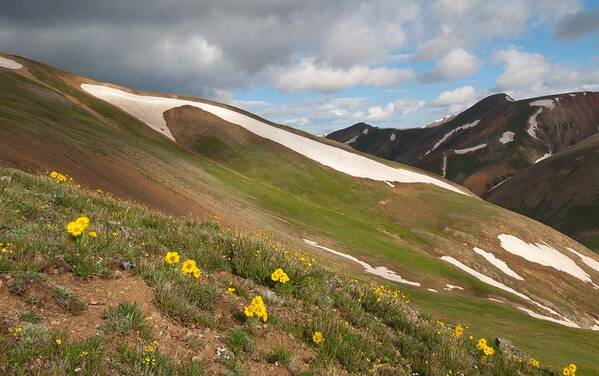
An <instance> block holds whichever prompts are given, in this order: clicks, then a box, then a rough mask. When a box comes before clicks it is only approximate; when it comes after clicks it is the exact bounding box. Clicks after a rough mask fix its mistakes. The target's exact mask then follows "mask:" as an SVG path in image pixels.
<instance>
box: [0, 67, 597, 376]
mask: <svg viewBox="0 0 599 376" xmlns="http://www.w3.org/2000/svg"><path fill="white" fill-rule="evenodd" d="M3 56H4V59H6V60H9V61H11V62H13V63H12V64H10V65H12V67H6V65H8V64H5V67H4V68H0V163H1V164H2V165H4V166H7V167H12V168H18V169H21V170H25V171H31V172H34V173H47V172H49V171H53V170H55V171H59V172H61V173H64V174H67V175H68V176H70V177H71V178H72V179H73V182H74V183H75V184H78V185H80V186H81V187H87V188H89V189H93V190H96V189H100V190H101V191H105V192H110V193H111V194H112V195H114V196H115V197H119V198H122V199H127V200H131V201H135V202H138V203H141V204H145V205H147V206H149V207H150V208H153V209H158V210H160V211H162V212H164V213H167V214H170V215H174V216H188V215H190V214H191V215H192V216H193V217H198V218H205V219H213V218H214V217H218V220H219V221H220V223H222V224H223V226H225V227H227V228H230V229H234V228H238V229H239V231H243V232H254V233H257V234H258V235H257V236H259V237H261V238H265V239H268V238H270V239H274V240H273V241H275V240H276V241H277V242H282V243H284V244H285V247H286V248H287V249H289V250H295V251H297V252H300V253H301V254H304V255H307V256H306V257H308V258H309V257H311V256H310V255H317V256H318V257H319V258H322V259H323V261H322V262H323V263H326V264H327V265H331V267H334V268H335V269H337V270H338V271H339V272H340V273H348V274H351V275H353V276H356V277H360V278H364V279H368V280H370V279H374V280H376V281H379V283H380V282H383V283H388V284H392V285H393V286H395V287H399V288H400V289H401V290H402V291H405V292H406V293H407V294H408V295H409V297H410V301H411V302H412V304H413V305H414V306H415V307H416V308H417V309H418V310H420V311H421V312H422V313H423V314H424V315H430V316H432V317H434V318H436V319H442V320H448V321H450V322H453V323H457V322H460V323H462V324H463V325H468V326H469V327H470V328H471V330H472V332H473V333H474V335H477V336H483V335H484V336H487V337H490V336H493V335H496V336H498V335H501V336H502V337H507V338H509V339H510V340H512V341H513V343H514V344H515V345H516V346H518V347H520V348H522V349H524V350H525V351H527V352H530V353H531V355H533V356H535V357H538V358H541V359H542V360H543V361H545V362H546V363H547V364H550V365H553V366H555V367H558V366H560V364H566V363H567V362H569V361H574V360H576V361H577V362H578V363H579V365H581V370H584V369H586V370H588V371H589V373H590V372H599V369H598V368H597V367H596V364H599V358H597V355H596V354H597V353H599V348H598V347H597V346H598V345H597V344H598V343H599V341H597V339H599V333H597V332H596V331H594V330H597V329H599V321H598V320H599V299H597V298H596V297H598V296H599V290H598V286H597V284H598V283H599V266H598V265H597V262H599V258H597V256H596V255H595V254H593V253H592V252H591V251H590V250H588V249H587V248H586V247H584V246H582V245H581V244H579V243H577V242H576V241H574V240H572V239H570V238H568V237H567V236H564V235H563V234H561V233H559V232H557V231H555V230H553V229H551V228H549V227H547V226H545V225H543V224H541V223H538V222H536V221H534V220H531V219H529V218H526V217H524V216H521V215H519V214H516V213H513V212H511V211H508V210H505V209H502V208H500V207H497V206H495V205H492V204H489V203H487V202H485V201H484V200H481V199H480V198H478V197H476V195H474V194H472V193H471V192H470V191H469V190H468V189H466V188H463V187H461V186H460V185H458V184H455V183H453V182H451V181H448V180H445V179H442V178H439V177H436V176H435V175H434V174H430V173H427V172H424V171H422V170H419V169H417V168H414V167H408V166H405V165H403V164H400V163H396V162H392V161H386V160H383V159H379V158H376V157H372V156H368V155H366V154H363V153H361V152H357V151H354V150H352V149H351V148H349V147H347V146H346V145H342V144H339V143H337V142H334V141H331V140H327V139H324V138H318V137H314V136H311V135H308V134H306V133H303V132H301V131H298V130H294V129H292V128H288V127H285V126H282V125H278V124H274V123H272V122H269V121H267V120H265V119H262V118H260V117H258V116H256V115H253V114H251V113H248V112H246V111H243V110H240V109H237V108H235V107H231V106H228V105H224V104H220V103H217V102H213V101H208V100H204V99H200V98H194V97H182V96H176V95H172V94H160V93H146V92H141V91H137V90H132V89H128V88H125V87H122V86H118V85H115V84H110V83H105V82H99V81H96V80H93V79H90V78H86V77H82V76H79V75H76V74H72V73H69V72H64V71H60V70H57V69H55V68H52V67H49V66H46V65H43V64H40V63H37V62H34V61H31V60H28V59H25V58H22V57H18V56H12V55H3ZM498 99H501V98H498ZM501 101H506V100H505V98H503V99H501ZM481 106H482V105H481ZM489 106H490V105H489ZM490 107H492V106H490ZM482 110H483V109H482V108H480V111H482ZM456 119H459V117H457V118H456ZM463 120H467V119H463ZM475 120H476V118H475V119H472V120H469V122H470V123H472V122H474V121H475ZM453 121H455V120H452V121H451V122H453ZM446 126H447V125H446V124H444V125H442V126H439V127H437V128H430V131H431V132H432V131H435V132H439V133H443V129H444V128H445V127H446ZM471 127H473V126H472V125H471ZM366 129H369V130H370V129H372V128H368V127H364V128H363V130H362V131H360V132H363V131H364V130H366ZM388 137H391V136H389V135H388ZM401 142H402V143H405V140H403V138H402V141H401ZM435 153H436V152H435ZM28 185H29V184H25V187H27V186H28ZM68 202H70V201H68ZM22 210H23V211H24V212H26V213H28V212H30V211H31V210H33V211H34V212H35V210H36V209H35V208H34V207H31V206H27V205H25V204H23V209H22ZM75 213H76V211H73V213H72V214H73V215H75ZM32 218H33V215H32ZM3 220H4V221H6V222H7V223H10V222H9V221H8V220H7V219H3ZM148 226H153V225H152V223H151V221H150V223H149V224H148ZM164 241H165V244H164V246H165V247H169V248H171V247H177V243H176V242H175V241H174V240H172V239H171V238H165V239H164ZM217 244H218V242H217ZM215 246H218V245H215ZM531 331H533V332H542V333H543V336H539V337H534V336H530V335H528V334H527V333H530V332H531ZM564 338H569V340H568V341H567V343H564ZM405 346H408V345H405ZM541 349H542V350H541Z"/></svg>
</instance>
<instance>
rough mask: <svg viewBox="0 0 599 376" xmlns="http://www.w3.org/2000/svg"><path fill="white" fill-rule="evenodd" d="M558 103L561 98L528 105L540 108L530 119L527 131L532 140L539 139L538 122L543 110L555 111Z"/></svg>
mask: <svg viewBox="0 0 599 376" xmlns="http://www.w3.org/2000/svg"><path fill="white" fill-rule="evenodd" d="M558 103H559V98H558V100H554V99H539V100H536V101H534V102H530V103H529V104H528V105H529V106H531V107H540V108H539V109H538V110H536V111H535V113H534V114H532V116H531V117H530V118H529V119H528V129H527V130H526V132H527V133H528V134H529V135H530V136H531V137H532V138H534V139H536V140H538V139H539V138H538V137H537V129H538V125H539V124H538V122H537V116H539V115H540V114H541V112H543V109H545V108H546V109H548V110H549V111H551V110H553V109H554V108H555V106H556V105H557V104H558ZM535 163H536V162H535Z"/></svg>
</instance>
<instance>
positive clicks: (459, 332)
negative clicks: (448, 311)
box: [453, 324, 464, 338]
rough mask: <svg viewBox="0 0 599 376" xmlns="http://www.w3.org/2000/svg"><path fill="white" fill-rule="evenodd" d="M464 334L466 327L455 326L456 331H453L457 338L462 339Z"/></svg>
mask: <svg viewBox="0 0 599 376" xmlns="http://www.w3.org/2000/svg"><path fill="white" fill-rule="evenodd" d="M463 334H464V327H463V326H462V325H460V324H458V325H456V326H455V329H454V330H453V336H454V337H456V338H459V337H461V336H462V335H463Z"/></svg>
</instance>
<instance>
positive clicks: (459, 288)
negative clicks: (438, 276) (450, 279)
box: [443, 283, 464, 291]
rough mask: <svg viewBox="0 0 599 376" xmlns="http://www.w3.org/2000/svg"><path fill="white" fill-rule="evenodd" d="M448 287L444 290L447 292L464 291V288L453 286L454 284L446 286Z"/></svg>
mask: <svg viewBox="0 0 599 376" xmlns="http://www.w3.org/2000/svg"><path fill="white" fill-rule="evenodd" d="M445 286H446V287H445V288H444V289H443V290H447V291H451V290H464V288H463V287H461V286H456V285H452V284H449V283H448V284H446V285H445Z"/></svg>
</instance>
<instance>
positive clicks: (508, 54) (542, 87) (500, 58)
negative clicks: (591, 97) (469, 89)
mask: <svg viewBox="0 0 599 376" xmlns="http://www.w3.org/2000/svg"><path fill="white" fill-rule="evenodd" d="M493 59H494V60H495V61H496V62H498V63H501V64H503V65H504V70H503V72H502V73H501V75H500V76H499V77H498V78H497V90H500V91H505V92H506V93H508V94H509V95H511V96H512V97H514V98H525V97H533V96H539V95H545V94H551V93H555V92H562V91H576V90H580V89H581V88H584V87H585V85H588V84H592V82H593V72H590V73H583V74H580V73H578V72H577V71H576V70H574V69H572V68H570V67H567V66H564V65H561V64H551V63H550V62H548V61H547V60H546V59H545V57H544V56H543V55H541V54H538V53H531V52H526V51H523V50H520V49H516V48H511V49H507V50H500V51H497V52H495V54H494V55H493Z"/></svg>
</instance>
